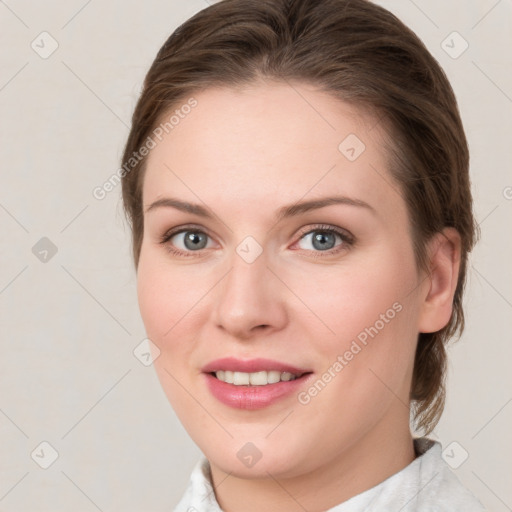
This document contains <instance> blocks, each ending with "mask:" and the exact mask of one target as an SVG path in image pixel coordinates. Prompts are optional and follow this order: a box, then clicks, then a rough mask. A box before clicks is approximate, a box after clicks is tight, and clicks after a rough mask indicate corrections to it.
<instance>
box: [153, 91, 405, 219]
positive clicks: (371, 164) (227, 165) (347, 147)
mask: <svg viewBox="0 0 512 512" xmlns="http://www.w3.org/2000/svg"><path fill="white" fill-rule="evenodd" d="M193 98H194V99H195V101H196V102H197V104H196V106H194V107H193V108H192V109H188V108H187V109H184V110H183V112H182V113H181V116H179V122H177V123H176V124H174V125H173V126H172V128H169V126H168V133H164V135H163V137H162V140H161V141H158V140H156V139H155V141H156V142H157V144H156V146H155V147H154V148H153V149H152V150H151V152H150V155H149V156H148V161H147V166H146V167H147V168H146V176H145V179H144V186H143V202H144V205H145V206H146V205H147V204H148V203H150V202H152V201H154V200H155V199H158V198H160V197H163V196H165V194H166V193H168V194H170V195H172V196H174V197H176V196H177V195H178V196H180V197H182V198H183V199H185V200H190V201H193V202H198V201H197V200H198V198H201V199H204V200H205V201H206V200H207V199H210V200H213V199H214V200H215V201H217V202H218V204H220V202H222V201H224V202H225V203H226V204H228V203H233V202H234V201H235V200H237V201H240V203H241V204H243V205H244V207H246V208H249V207H254V208H256V210H257V209H258V207H260V205H261V204H263V202H264V203H265V204H266V205H269V204H272V203H275V206H276V208H277V207H278V206H279V205H280V204H283V203H289V202H293V201H296V200H298V199H300V198H302V197H304V196H307V197H305V198H307V199H310V198H315V197H316V196H323V195H325V194H326V193H329V194H332V193H339V194H343V195H353V196H357V197H358V198H359V199H361V200H364V201H367V202H369V203H372V202H373V203H378V204H386V203H390V204H392V203H393V202H394V203H396V202H397V186H396V185H394V186H393V185H392V178H391V177H390V175H389V171H388V169H387V167H388V164H387V152H386V150H385V149H384V147H383V143H382V140H383V138H382V132H381V125H380V124H379V123H378V119H377V118H376V117H375V116H372V115H371V114H369V113H368V112H363V111H362V110H360V109H357V108H356V107H353V106H351V105H349V104H347V103H344V102H342V101H340V100H339V99H337V98H334V97H333V96H332V95H330V94H327V93H325V92H321V91H319V90H318V89H317V88H315V87H313V86H311V85H306V84H303V83H284V84H283V83H272V84H269V83H265V84H257V85H252V86H248V87H245V88H243V89H237V90H235V89H230V88H209V89H206V90H203V91H201V92H199V93H196V94H194V95H193ZM187 100H188V98H185V99H184V100H183V104H185V103H186V102H187ZM176 109H178V111H179V109H180V105H179V104H178V105H176V106H175V107H174V110H173V112H175V111H176ZM185 112H187V113H186V114H185ZM171 114H172V113H170V114H169V116H167V118H168V117H170V115H171ZM167 118H166V117H165V116H164V118H163V119H164V121H165V120H166V119H167ZM177 119H178V117H176V119H175V122H176V121H177ZM202 196H204V197H202ZM208 206H210V207H212V206H214V205H208Z"/></svg>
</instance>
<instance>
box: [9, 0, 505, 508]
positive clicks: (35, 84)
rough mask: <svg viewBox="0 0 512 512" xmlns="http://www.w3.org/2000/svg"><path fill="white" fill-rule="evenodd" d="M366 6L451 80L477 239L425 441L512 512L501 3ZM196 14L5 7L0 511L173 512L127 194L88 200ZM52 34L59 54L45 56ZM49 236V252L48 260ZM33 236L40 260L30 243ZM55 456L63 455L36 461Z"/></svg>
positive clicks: (164, 8)
mask: <svg viewBox="0 0 512 512" xmlns="http://www.w3.org/2000/svg"><path fill="white" fill-rule="evenodd" d="M379 3H381V4H382V5H384V6H385V7H388V8H389V9H391V10H392V11H393V12H395V13H396V14H397V15H398V16H399V17H400V18H401V19H402V20H403V21H404V22H405V23H406V24H408V25H409V26H410V27H411V28H412V29H413V30H415V31H416V32H417V34H418V35H419V36H420V37H421V38H422V39H423V41H424V42H425V43H426V45H427V46H428V48H429V49H430V50H431V52H432V53H433V54H434V56H435V57H436V58H437V59H438V60H439V61H440V63H441V65H442V66H443V68H444V69H445V70H446V73H447V74H448V76H449V78H450V80H451V82H452V84H453V87H454V89H455V91H456V94H457V96H458V99H459V102H460V107H461V112H462V117H463V120H464V123H465V126H466V130H467V135H468V138H469V141H470V145H471V151H472V166H471V174H472V180H473V190H474V196H475V201H476V214H477V217H478V220H479V222H480V224H481V228H482V240H481V242H480V245H479V246H478V248H477V249H476V250H475V252H474V253H473V255H472V260H471V263H472V266H471V273H470V278H469V287H468V294H467V298H466V304H467V312H468V314H467V318H468V320H467V329H466V332H465V334H464V336H463V338H462V340H461V341H460V342H458V343H457V344H455V345H454V346H453V348H451V349H450V357H451V362H450V373H449V380H448V402H447V407H446V410H445V414H444V416H443V419H442V421H441V423H440V425H439V426H438V428H437V429H436V431H435V437H436V438H437V439H439V440H441V442H442V443H443V446H444V447H445V448H447V454H448V458H450V459H451V463H452V464H455V463H457V464H458V463H459V462H461V461H462V460H463V458H464V456H465V453H466V452H467V454H468V455H469V456H468V458H467V460H465V461H464V462H462V464H461V465H460V467H459V468H458V469H456V470H455V471H456V473H457V475H458V476H459V477H460V478H461V480H462V481H463V482H464V483H465V484H466V485H467V486H468V487H469V488H470V489H471V490H472V491H473V492H474V494H476V495H477V496H478V497H479V498H480V500H481V501H482V502H483V503H484V504H485V505H486V506H487V507H488V509H489V510H494V511H497V512H500V511H506V510H512V488H511V486H510V482H511V476H512V475H511V473H512V462H511V456H510V455H511V454H512V438H511V436H510V426H511V419H512V403H511V401H512V386H511V380H512V379H511V377H510V373H511V372H510V368H509V367H510V361H511V355H512V344H511V339H510V327H511V323H510V319H511V312H512V283H511V273H510V270H509V264H510V261H511V256H512V243H511V237H510V226H511V220H512V188H511V187H512V175H511V171H510V162H511V161H512V149H511V148H512V144H511V141H510V138H511V133H512V130H511V129H512V72H511V69H512V62H511V56H510V50H511V48H512V44H511V43H512V41H511V35H510V34H512V3H511V2H510V0H501V1H498V0H480V1H476V0H474V1H463V0H457V1H455V0H451V1H445V0H435V1H427V0H415V1H412V0H400V1H399V0H393V1H391V0H386V1H384V0H382V1H380V2H379ZM205 6H206V2H205V1H204V0H188V1H182V2H178V1H170V0H166V1H163V0H160V1H158V0H147V1H145V2H127V1H121V0H93V1H89V2H87V1H86V0H73V1H68V2H58V1H56V0H52V1H45V2H33V1H29V0H6V1H0V43H1V44H0V47H1V57H0V69H1V74H0V109H1V115H0V148H1V155H0V156H1V158H0V176H1V186H0V236H1V243H0V325H1V327H0V343H1V347H0V348H1V359H0V434H1V439H2V442H1V443H0V510H2V511H4V512H11V511H24V512H27V511H52V512H58V511H69V510H74V511H76V512H81V511H83V512H89V511H94V510H101V511H125V512H130V511H155V512H157V511H158V512H160V511H162V512H163V511H169V510H172V508H173V506H174V504H175V503H176V502H177V501H178V499H179V498H180V496H181V494H182V493H183V491H184V489H185V485H186V482H187V480H188V477H189V473H190V470H191V469H192V466H193V465H194V463H195V462H196V460H197V458H198V457H199V455H200V453H199V451H198V449H197V448H196V447H195V446H194V445H193V443H192V442H191V441H190V440H189V438H188V436H187V434H186V432H185V431H184V429H183V428H182V427H181V425H180V424H179V423H178V421H177V419H176V418H175V416H174V413H173V412H172V409H171V407H170V405H169V404H168V402H167V399H166V397H165V396H164V394H163V392H162V391H161V389H160V386H159V383H158V381H157V378H156V376H155V374H154V371H153V369H152V368H151V366H149V367H146V366H144V365H143V364H142V363H141V362H140V361H139V360H138V359H137V358H136V357H135V356H134V354H133V350H134V349H135V347H136V346H137V345H138V344H139V343H140V342H141V340H143V339H144V337H145V333H144V329H143V325H142V322H141V320H140V316H139V312H138V306H137V301H136V290H135V276H134V271H133V268H132V263H131V259H130V258H131V252H130V247H129V231H128V228H127V227H126V225H125V223H124V220H123V216H122V209H121V202H120V187H116V188H115V189H114V190H113V191H112V192H110V193H109V194H108V195H107V197H106V198H105V199H104V200H102V201H99V200H97V199H95V198H94V197H93V195H92V191H93V189H94V188H95V187H97V186H100V185H102V184H103V183H104V181H105V180H107V179H108V178H109V177H110V176H111V175H112V174H113V173H114V172H115V171H116V170H117V169H118V167H119V160H120V157H121V151H122V147H123V144H124V141H125V138H126V136H127V133H128V127H129V123H130V117H131V113H132V110H133V107H134V105H135V101H136V98H137V95H138V92H139V90H140V86H141V83H142V80H143V77H144V75H145V72H146V71H147V69H148V67H149V65H150V64H151V62H152V60H153V58H154V56H155V54H156V52H157V50H158V49H159V48H160V46H161V45H162V44H163V42H164V41H165V39H166V38H167V37H168V36H169V34H170V33H171V32H172V31H173V30H174V29H175V28H176V27H177V26H178V25H179V24H180V23H182V22H183V21H184V20H185V19H187V18H188V17H190V16H191V15H192V14H193V13H195V12H196V11H198V10H200V9H202V8H204V7H205ZM43 31H47V32H48V33H49V34H50V36H46V35H43V36H40V34H41V32H43ZM453 31H457V32H458V33H459V34H460V35H461V36H462V38H464V40H465V41H467V43H468V44H469V47H468V48H467V50H466V51H465V52H464V53H462V54H461V55H460V56H458V58H452V57H451V56H450V55H448V53H447V52H446V51H445V50H448V48H449V47H450V46H451V47H452V48H451V49H450V50H448V51H451V53H452V54H455V53H458V52H460V50H461V49H462V48H463V46H462V45H463V44H464V42H463V40H462V39H460V38H459V37H458V36H450V38H448V39H446V38H447V36H449V35H450V34H451V33H452V32H453ZM454 37H455V39H454ZM52 39H53V40H55V41H56V44H58V48H57V49H56V51H55V52H54V53H53V54H51V55H50V56H47V58H42V57H41V56H40V54H41V53H44V52H45V51H46V52H48V51H49V50H50V49H51V44H52ZM33 41H34V43H33V45H34V47H35V48H36V49H37V51H38V52H39V53H37V52H36V51H35V50H34V49H33V48H32V47H31V44H32V42H33ZM443 41H445V43H443ZM53 44H55V43H53ZM446 45H448V47H447V46H446ZM43 237H47V238H48V239H49V240H51V242H52V243H53V244H54V246H55V247H56V249H57V253H56V254H55V255H53V256H52V253H51V251H50V252H48V253H47V254H46V253H44V252H41V251H44V250H48V246H45V245H44V244H45V243H46V244H48V242H44V241H43V242H39V241H40V239H41V238H43ZM37 243H39V244H43V245H37V246H36V248H37V249H38V250H39V251H40V254H39V257H40V258H41V257H43V258H44V257H45V255H46V258H47V260H48V261H46V262H43V261H40V259H38V257H36V255H35V254H34V253H33V252H32V248H33V247H34V246H35V245H36V244H37ZM35 252H36V253H37V251H36V250H35ZM507 262H509V263H507ZM44 441H45V442H47V443H49V444H50V445H51V447H53V448H51V447H49V446H47V445H42V446H41V445H40V443H42V442H44ZM454 442H455V443H457V444H452V445H450V443H454ZM52 449H53V450H55V451H56V452H57V453H58V458H57V459H56V460H55V461H54V462H53V464H51V465H50V466H49V467H48V469H43V468H41V467H40V464H43V465H44V464H48V463H50V462H51V455H52ZM32 453H33V458H32V457H31V454H32ZM448 458H447V460H448Z"/></svg>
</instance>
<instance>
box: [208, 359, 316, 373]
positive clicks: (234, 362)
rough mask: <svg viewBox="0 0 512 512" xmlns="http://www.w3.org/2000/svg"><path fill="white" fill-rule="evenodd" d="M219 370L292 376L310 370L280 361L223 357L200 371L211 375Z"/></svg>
mask: <svg viewBox="0 0 512 512" xmlns="http://www.w3.org/2000/svg"><path fill="white" fill-rule="evenodd" d="M219 370H228V371H232V372H244V373H254V372H261V371H278V372H288V373H291V374H293V375H302V374H304V373H309V372H310V371H311V370H307V369H305V368H297V367H296V366H292V365H289V364H287V363H281V362H280V361H273V360H271V359H262V358H257V359H245V360H244V359H236V358H234V357H224V358H221V359H215V361H211V362H210V363H208V364H206V365H205V366H204V367H203V368H202V371H203V372H204V373H213V372H217V371H219Z"/></svg>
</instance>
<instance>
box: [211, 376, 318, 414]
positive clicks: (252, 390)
mask: <svg viewBox="0 0 512 512" xmlns="http://www.w3.org/2000/svg"><path fill="white" fill-rule="evenodd" d="M204 375H205V377H206V383H207V386H208V388H209V390H210V392H211V394H212V395H213V396H214V397H215V398H216V399H217V400H219V401H220V402H222V403H223V404H225V405H228V406H229V407H234V408H235V409H248V410H255V409H263V408H264V407H267V406H269V405H272V404H274V403H276V402H277V401H279V400H281V399H284V398H285V397H287V396H289V395H291V394H292V393H293V392H294V391H295V392H296V391H297V390H298V389H299V388H300V387H302V386H303V385H304V382H305V380H306V379H307V378H308V377H310V376H311V374H305V375H303V376H302V377H299V378H297V379H294V380H289V381H281V382H276V383H275V384H267V385H265V386H235V385H234V384H228V383H227V382H223V381H221V380H219V379H217V377H214V376H213V375H211V374H209V373H205V374H204Z"/></svg>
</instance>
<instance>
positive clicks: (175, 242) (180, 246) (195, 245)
mask: <svg viewBox="0 0 512 512" xmlns="http://www.w3.org/2000/svg"><path fill="white" fill-rule="evenodd" d="M209 239H210V237H209V236H208V235H207V234H206V233H205V232H204V231H201V230H200V229H197V228H193V227H188V228H181V229H179V230H173V231H171V232H167V233H165V234H164V235H163V237H162V238H161V240H160V243H161V244H163V245H165V246H166V247H167V249H168V251H169V252H171V253H173V254H177V255H179V256H196V254H193V253H195V252H200V251H201V250H203V249H208V248H209V247H210V246H211V244H210V245H209V244H208V242H209ZM197 256H199V254H198V255H197Z"/></svg>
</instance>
